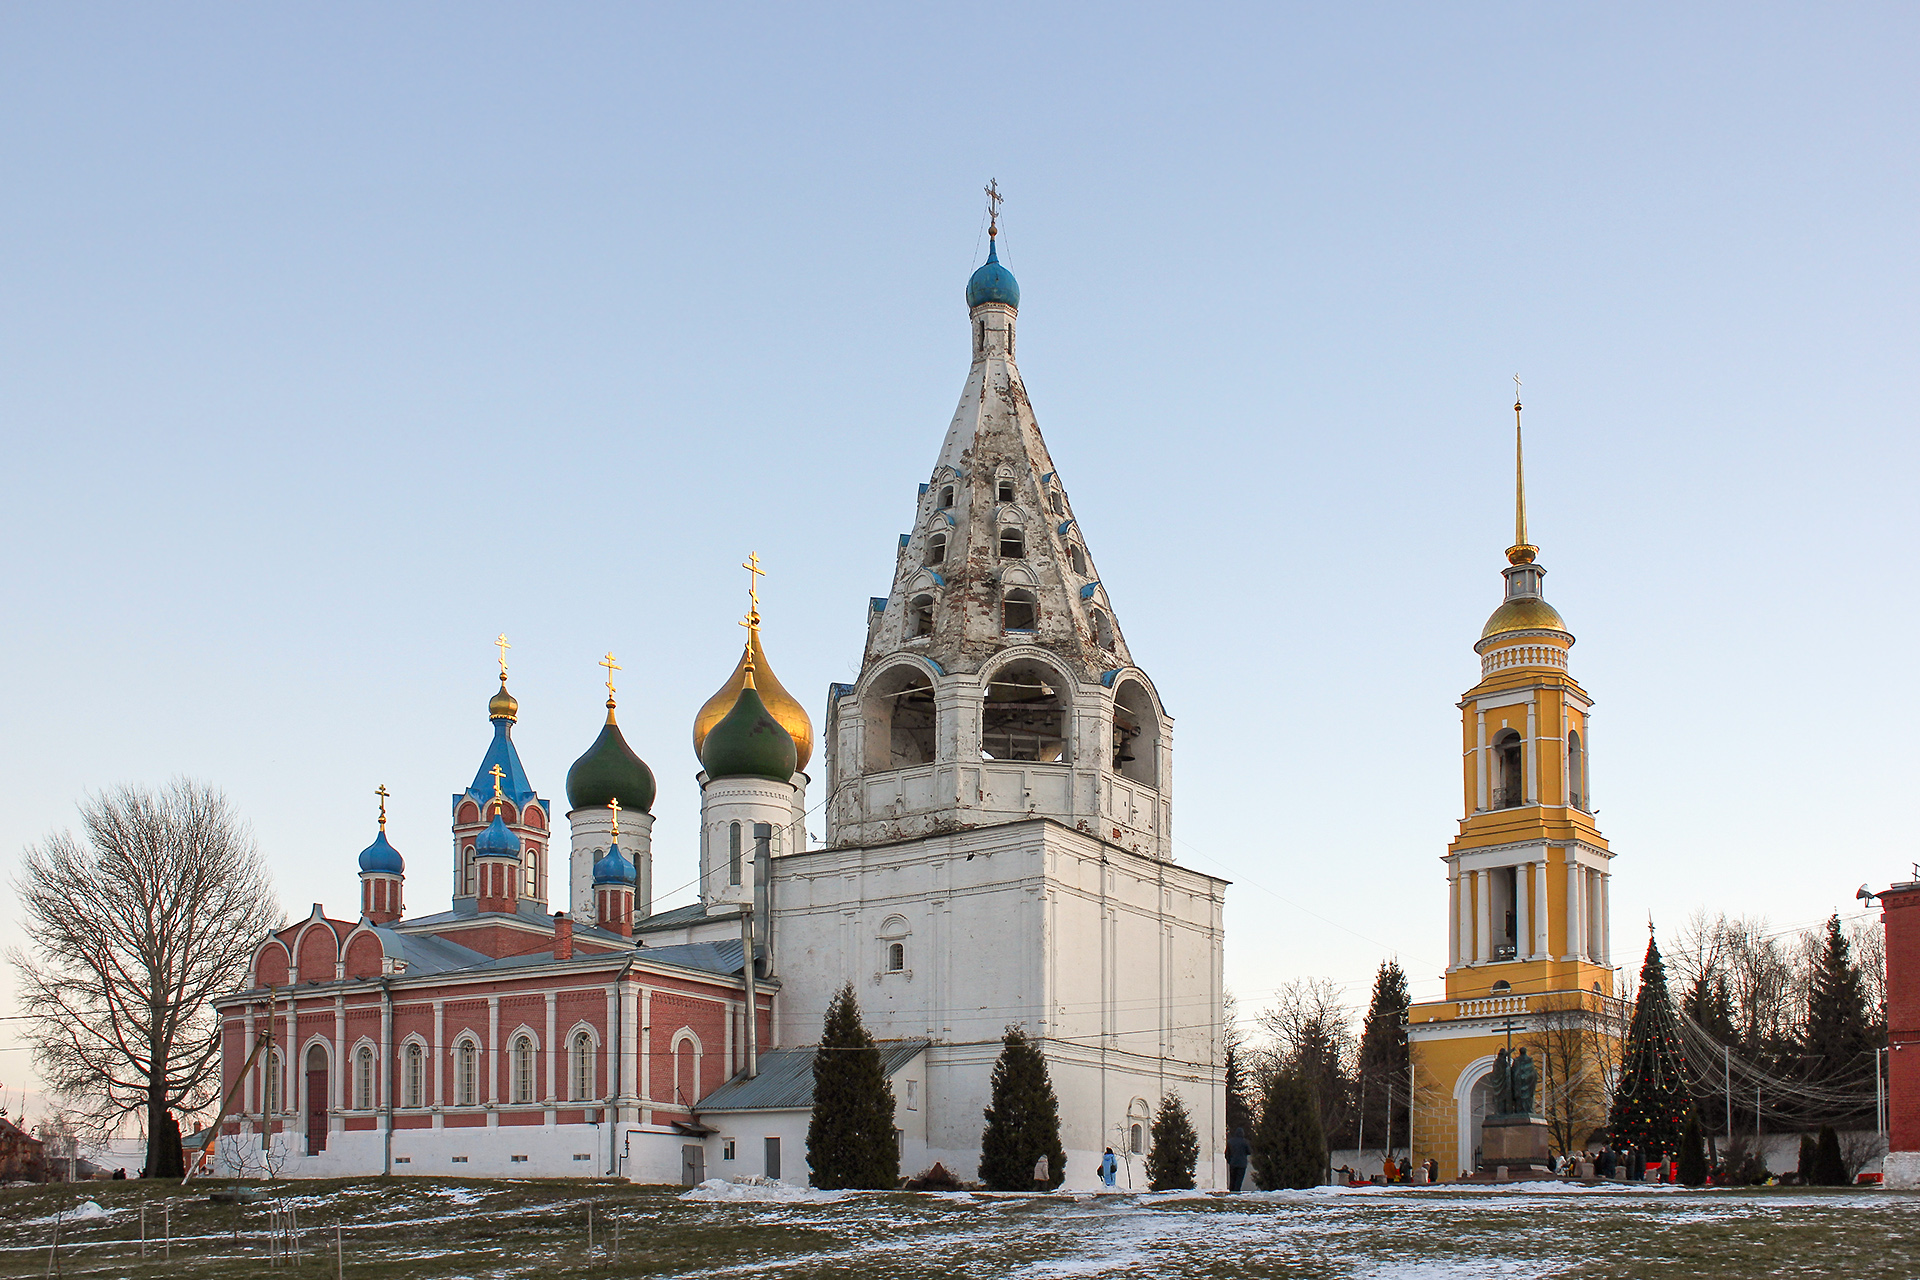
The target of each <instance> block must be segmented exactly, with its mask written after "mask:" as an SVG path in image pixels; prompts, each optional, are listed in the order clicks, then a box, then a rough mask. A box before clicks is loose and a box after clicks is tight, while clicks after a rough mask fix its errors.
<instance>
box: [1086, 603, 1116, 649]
mask: <svg viewBox="0 0 1920 1280" xmlns="http://www.w3.org/2000/svg"><path fill="white" fill-rule="evenodd" d="M1088 616H1089V617H1091V618H1092V619H1093V642H1094V643H1095V644H1097V645H1099V646H1100V647H1101V648H1102V649H1107V650H1111V649H1112V648H1113V623H1112V622H1111V621H1109V620H1108V618H1107V615H1106V614H1104V613H1102V612H1101V611H1100V610H1098V609H1094V610H1092V611H1091V612H1090V613H1089V615H1088Z"/></svg>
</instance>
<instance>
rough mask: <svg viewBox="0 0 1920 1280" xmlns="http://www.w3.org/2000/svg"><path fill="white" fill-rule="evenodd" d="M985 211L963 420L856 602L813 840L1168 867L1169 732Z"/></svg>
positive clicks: (970, 300)
mask: <svg viewBox="0 0 1920 1280" xmlns="http://www.w3.org/2000/svg"><path fill="white" fill-rule="evenodd" d="M988 196H989V200H990V201H991V213H992V219H991V222H990V225H989V227H988V248H987V260H986V261H985V262H984V263H982V264H981V266H980V267H979V269H978V270H976V271H975V272H974V273H973V276H972V278H971V279H969V280H968V282H967V290H966V297H967V316H968V325H969V336H970V340H971V350H972V361H971V365H970V367H969V369H968V373H967V380H966V385H965V386H964V387H963V389H962V390H961V393H960V404H959V407H958V409H957V410H956V411H955V413H954V416H953V420H952V423H951V424H950V425H949V427H948V429H947V435H946V439H945V442H944V443H943V444H942V446H941V449H940V455H939V459H938V461H937V463H936V464H935V466H934V469H933V474H932V476H931V477H930V478H929V480H928V482H927V483H926V484H923V485H921V486H920V490H919V494H918V499H917V501H916V503H915V510H914V519H913V527H912V529H911V531H910V532H907V533H903V534H901V535H900V543H899V547H898V549H897V552H896V558H895V565H894V577H893V585H892V588H891V590H890V591H889V593H888V594H887V595H886V596H885V597H876V598H874V599H873V601H872V602H871V605H870V609H869V612H868V615H867V643H866V652H865V655H864V660H863V662H862V664H861V671H860V676H859V679H858V680H857V681H856V682H855V683H854V684H851V685H835V686H833V688H832V691H831V694H830V697H829V707H828V712H827V724H826V729H825V742H826V757H827V779H828V782H827V785H828V793H829V798H828V802H827V818H826V821H827V843H828V844H829V845H843V844H872V843H879V842H884V841H888V840H897V839H904V838H909V837H913V836H918V835H925V834H928V833H931V832H936V831H942V830H956V829H961V828H966V827H974V826H984V825H991V824H997V823H1003V822H1016V821H1022V820H1025V819H1029V818H1034V817H1048V818H1054V819H1057V820H1058V821H1061V822H1064V823H1066V824H1067V825H1069V826H1073V827H1076V828H1078V829H1080V830H1082V831H1086V832H1088V833H1091V834H1095V835H1098V836H1099V837H1100V838H1102V839H1105V840H1109V841H1111V842H1113V843H1116V844H1120V845H1122V846H1124V847H1127V848H1130V849H1133V850H1134V851H1136V852H1141V853H1147V854H1150V855H1152V856H1155V857H1158V858H1163V859H1170V858H1171V857H1172V852H1173V837H1172V818H1173V807H1172V793H1173V788H1172V772H1173V752H1172V736H1173V721H1172V719H1171V717H1169V716H1168V715H1167V714H1166V712H1165V710H1164V708H1163V707H1162V706H1161V703H1160V698H1159V695H1158V693H1157V692H1156V691H1155V690H1154V688H1153V684H1152V681H1151V680H1149V679H1148V678H1147V676H1146V673H1144V672H1143V671H1141V670H1140V669H1139V668H1138V667H1136V666H1134V665H1133V659H1132V656H1131V655H1130V653H1129V652H1128V649H1127V643H1126V639H1125V637H1124V636H1123V635H1122V634H1121V631H1120V625H1119V621H1118V618H1117V617H1116V615H1115V613H1114V610H1113V606H1112V604H1111V602H1110V601H1109V600H1108V599H1107V593H1106V589H1105V587H1104V586H1103V585H1102V584H1101V581H1100V573H1099V570H1098V569H1097V568H1096V567H1095V566H1094V562H1093V557H1092V553H1091V552H1090V550H1089V549H1088V546H1087V541H1086V537H1085V535H1084V533H1083V532H1082V530H1081V528H1080V525H1079V522H1078V520H1077V519H1076V517H1075V516H1074V513H1073V509H1072V505H1071V504H1070V502H1069V501H1068V498H1067V491H1066V486H1065V485H1064V483H1063V482H1062V480H1061V476H1060V472H1059V470H1058V468H1056V467H1055V465H1054V463H1053V459H1052V458H1051V456H1050V455H1049V454H1048V452H1047V446H1046V442H1045V440H1043V439H1042V438H1041V435H1040V428H1039V424H1038V422H1037V421H1036V420H1035V418H1034V414H1033V406H1032V404H1031V403H1030V402H1029V400H1028V398H1027V389H1026V385H1025V383H1024V382H1023V381H1022V380H1021V377H1020V370H1019V367H1018V366H1017V365H1016V363H1015V361H1014V350H1015V326H1016V323H1017V320H1018V316H1019V310H1020V286H1019V283H1018V282H1017V281H1016V280H1015V279H1014V277H1013V273H1012V272H1011V271H1009V270H1008V269H1007V268H1006V266H1005V265H1003V264H1002V263H1001V261H1000V254H999V217H998V214H999V192H998V190H997V188H993V187H990V188H989V190H988Z"/></svg>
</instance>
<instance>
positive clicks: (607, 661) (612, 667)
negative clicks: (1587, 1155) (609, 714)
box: [600, 651, 620, 706]
mask: <svg viewBox="0 0 1920 1280" xmlns="http://www.w3.org/2000/svg"><path fill="white" fill-rule="evenodd" d="M600 665H601V666H603V667H605V668H606V669H607V705H608V706H612V705H613V673H614V672H616V671H618V670H620V664H619V663H617V662H615V661H614V660H613V653H612V651H608V653H607V656H606V657H604V658H602V659H600Z"/></svg>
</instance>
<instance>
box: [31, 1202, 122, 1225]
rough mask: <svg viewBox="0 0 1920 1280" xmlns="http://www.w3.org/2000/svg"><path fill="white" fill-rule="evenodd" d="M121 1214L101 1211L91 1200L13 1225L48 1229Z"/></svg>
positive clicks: (120, 1210) (119, 1211) (112, 1211)
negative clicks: (57, 1225) (57, 1224)
mask: <svg viewBox="0 0 1920 1280" xmlns="http://www.w3.org/2000/svg"><path fill="white" fill-rule="evenodd" d="M123 1212H125V1210H123V1209H102V1208H101V1207H100V1206H99V1205H98V1204H96V1203H95V1202H93V1201H92V1200H87V1201H84V1202H82V1203H80V1204H77V1205H75V1206H74V1207H73V1208H71V1209H65V1210H62V1211H61V1212H59V1213H50V1214H48V1215H47V1216H46V1217H44V1218H28V1219H27V1220H26V1221H25V1222H19V1223H15V1224H14V1225H15V1226H21V1227H42V1226H47V1227H50V1226H52V1225H53V1224H54V1223H56V1222H85V1221H86V1220H87V1219H89V1218H111V1217H112V1216H113V1215H114V1214H116V1213H123Z"/></svg>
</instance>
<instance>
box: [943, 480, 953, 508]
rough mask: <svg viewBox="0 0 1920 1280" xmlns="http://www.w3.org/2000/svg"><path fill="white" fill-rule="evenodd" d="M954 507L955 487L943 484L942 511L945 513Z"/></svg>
mask: <svg viewBox="0 0 1920 1280" xmlns="http://www.w3.org/2000/svg"><path fill="white" fill-rule="evenodd" d="M952 505H953V486H952V485H950V484H943V485H941V486H940V510H942V511H945V510H946V509H947V508H949V507H951V506H952Z"/></svg>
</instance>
